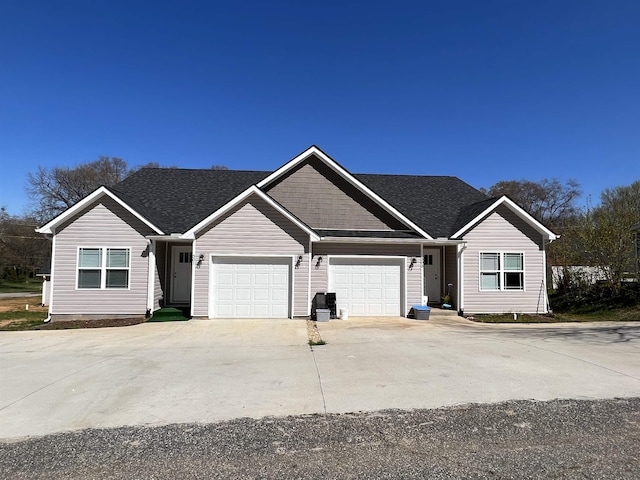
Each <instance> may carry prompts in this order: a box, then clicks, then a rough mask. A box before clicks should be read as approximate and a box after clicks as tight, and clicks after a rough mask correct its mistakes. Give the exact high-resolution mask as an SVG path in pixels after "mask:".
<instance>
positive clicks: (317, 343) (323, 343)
mask: <svg viewBox="0 0 640 480" xmlns="http://www.w3.org/2000/svg"><path fill="white" fill-rule="evenodd" d="M326 344H327V342H325V341H324V340H322V339H320V340H311V339H309V346H310V347H315V346H316V345H326Z"/></svg>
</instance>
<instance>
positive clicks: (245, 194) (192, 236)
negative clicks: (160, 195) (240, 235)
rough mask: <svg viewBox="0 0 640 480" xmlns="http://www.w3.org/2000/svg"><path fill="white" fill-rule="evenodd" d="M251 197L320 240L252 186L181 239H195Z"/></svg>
mask: <svg viewBox="0 0 640 480" xmlns="http://www.w3.org/2000/svg"><path fill="white" fill-rule="evenodd" d="M251 195H257V196H259V197H260V198H261V199H263V200H264V201H265V202H267V203H268V204H269V205H271V206H272V207H273V208H275V209H276V210H277V211H278V212H279V213H281V214H282V215H283V216H284V217H285V218H287V219H288V220H289V221H291V222H292V223H293V224H295V225H296V226H297V227H299V228H300V229H301V230H303V231H304V232H306V233H307V234H309V236H310V237H311V239H312V240H320V237H319V236H318V234H317V233H316V232H314V231H313V230H311V229H310V228H309V227H308V226H306V225H305V224H304V223H302V222H301V221H300V220H298V219H297V218H296V217H294V216H293V215H291V213H289V212H288V211H287V210H285V209H284V208H283V207H282V206H281V205H280V204H278V203H277V202H275V201H274V200H273V199H272V198H271V197H270V196H269V195H267V194H266V193H264V192H263V191H262V190H260V189H259V188H258V187H256V186H255V185H252V186H250V187H249V188H247V189H246V190H245V191H244V192H242V193H241V194H239V195H238V196H237V197H235V198H234V199H233V200H231V201H230V202H228V203H227V204H226V205H223V206H222V207H220V208H219V209H218V210H216V211H215V212H213V213H212V214H211V215H209V216H208V217H207V218H205V219H204V220H202V221H201V222H200V223H198V224H197V225H195V226H193V227H191V228H190V229H189V230H187V231H186V232H184V233H183V234H182V235H181V237H180V238H185V239H195V238H196V233H197V232H199V231H200V230H202V229H203V228H204V227H206V226H207V225H209V224H210V223H211V222H213V221H214V220H215V219H216V218H218V217H219V216H220V215H223V214H224V213H226V212H228V211H229V210H231V209H232V208H233V207H235V206H236V205H238V204H240V203H241V202H243V201H244V200H246V199H247V198H249V197H250V196H251Z"/></svg>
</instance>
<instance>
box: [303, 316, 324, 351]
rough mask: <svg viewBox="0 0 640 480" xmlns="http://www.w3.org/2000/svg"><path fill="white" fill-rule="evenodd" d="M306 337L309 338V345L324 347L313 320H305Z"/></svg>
mask: <svg viewBox="0 0 640 480" xmlns="http://www.w3.org/2000/svg"><path fill="white" fill-rule="evenodd" d="M307 336H308V337H309V345H324V342H323V341H322V337H321V336H320V332H319V331H318V325H317V324H316V322H314V321H313V320H307Z"/></svg>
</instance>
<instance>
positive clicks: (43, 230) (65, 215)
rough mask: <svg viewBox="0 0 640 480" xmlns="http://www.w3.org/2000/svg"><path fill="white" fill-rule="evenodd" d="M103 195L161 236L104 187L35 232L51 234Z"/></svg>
mask: <svg viewBox="0 0 640 480" xmlns="http://www.w3.org/2000/svg"><path fill="white" fill-rule="evenodd" d="M103 195H107V196H108V197H109V198H111V199H112V200H113V201H115V202H116V203H117V204H119V205H120V206H121V207H123V208H124V209H125V210H127V211H128V212H129V213H131V214H132V215H133V216H134V217H136V218H137V219H138V220H140V221H141V222H142V223H144V224H145V225H146V226H148V227H149V228H151V229H152V230H154V231H155V232H156V233H158V234H160V235H162V234H163V232H162V230H160V229H159V228H158V227H156V226H155V225H154V224H153V223H151V222H150V221H149V220H147V219H146V218H144V217H143V216H142V215H140V214H139V213H138V212H136V211H135V210H134V209H133V208H131V207H130V206H129V205H127V204H126V203H125V202H123V201H122V200H120V198H118V197H117V196H116V195H115V194H113V193H111V191H109V189H108V188H107V187H104V186H103V187H99V188H98V189H96V190H94V191H93V193H90V194H89V195H87V196H86V197H84V198H83V199H82V200H80V201H79V202H78V203H76V204H75V205H73V206H72V207H69V208H68V209H67V210H65V211H64V212H62V213H61V214H60V215H58V216H57V217H55V218H54V219H53V220H51V221H50V222H49V223H47V224H46V225H43V226H42V227H40V228H36V232H37V233H49V234H53V233H54V230H55V227H57V226H58V225H60V224H61V223H63V222H64V221H65V220H67V219H68V218H70V217H72V216H73V215H75V214H76V213H78V212H79V211H81V210H82V209H84V208H85V207H86V206H87V205H89V204H91V203H92V202H93V201H95V200H97V199H98V198H100V197H102V196H103Z"/></svg>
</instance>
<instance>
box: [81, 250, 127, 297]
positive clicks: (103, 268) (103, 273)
mask: <svg viewBox="0 0 640 480" xmlns="http://www.w3.org/2000/svg"><path fill="white" fill-rule="evenodd" d="M83 249H84V250H91V249H93V250H100V252H101V261H100V268H99V270H100V287H97V288H85V287H80V285H79V283H78V282H79V281H80V270H98V268H97V267H92V268H89V267H84V268H81V267H80V250H83ZM109 249H112V250H127V251H128V252H129V265H128V266H127V267H126V268H125V267H109V268H107V250H109ZM131 251H132V248H131V247H114V246H109V247H102V246H100V247H97V246H84V245H83V246H78V247H77V251H76V290H90V291H96V290H120V291H124V290H131ZM107 270H127V271H128V272H129V275H128V276H127V286H126V287H110V288H107Z"/></svg>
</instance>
